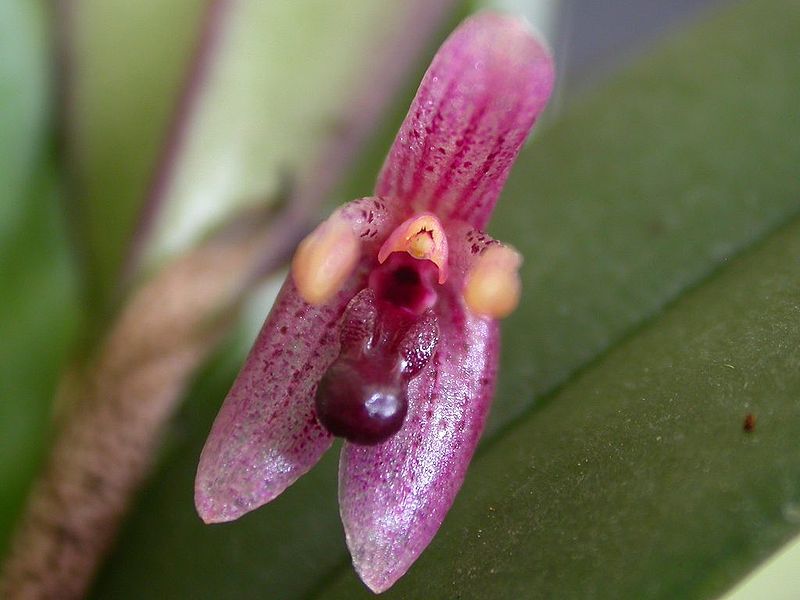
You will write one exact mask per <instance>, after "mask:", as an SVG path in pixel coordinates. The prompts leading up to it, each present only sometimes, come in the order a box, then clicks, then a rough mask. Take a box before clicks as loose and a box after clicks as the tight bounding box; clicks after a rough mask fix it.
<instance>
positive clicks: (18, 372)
mask: <svg viewBox="0 0 800 600" xmlns="http://www.w3.org/2000/svg"><path fill="white" fill-rule="evenodd" d="M54 180H55V178H54V176H53V173H52V169H51V168H49V167H47V166H44V167H42V169H41V173H40V174H39V175H38V178H37V179H36V180H34V181H33V182H28V186H29V187H30V190H29V191H28V192H27V193H26V194H20V195H19V196H18V197H17V199H16V201H18V202H20V203H21V204H23V206H24V208H23V214H22V215H21V218H20V222H19V223H18V224H17V228H16V229H15V230H14V232H13V233H12V234H9V235H6V236H3V238H2V240H0V241H1V242H2V245H1V246H0V281H2V285H3V293H2V295H0V331H2V332H3V335H2V336H0V397H2V398H3V401H2V402H0V480H2V482H3V485H2V486H0V556H2V555H3V553H4V550H5V547H6V544H7V542H8V538H9V534H10V532H11V529H12V527H13V522H14V519H15V518H16V516H17V513H18V511H19V510H20V508H21V506H22V502H23V500H24V498H25V495H26V493H27V490H28V487H29V485H30V482H31V481H32V479H33V477H34V475H35V473H36V470H37V468H38V467H39V463H40V460H41V458H42V453H43V451H44V449H45V447H46V441H47V439H48V436H49V433H50V431H51V417H52V414H51V412H52V403H53V395H54V391H55V387H56V382H57V377H58V375H59V372H60V370H61V367H62V364H63V361H64V358H65V356H66V353H67V351H68V349H70V346H71V345H72V344H73V343H74V338H75V333H76V329H77V325H78V318H79V307H78V303H77V297H76V295H77V294H76V292H77V289H76V288H77V286H76V278H75V275H76V274H75V271H74V265H73V263H72V260H71V258H72V257H71V254H70V248H69V244H68V240H67V238H66V235H65V232H64V229H65V228H64V222H63V214H62V212H63V211H62V210H61V201H62V200H63V199H62V198H61V197H60V196H59V194H58V192H57V188H56V186H55V183H54Z"/></svg>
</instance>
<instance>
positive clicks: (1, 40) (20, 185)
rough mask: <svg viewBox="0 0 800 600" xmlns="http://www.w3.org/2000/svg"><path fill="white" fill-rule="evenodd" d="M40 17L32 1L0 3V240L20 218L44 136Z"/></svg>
mask: <svg viewBox="0 0 800 600" xmlns="http://www.w3.org/2000/svg"><path fill="white" fill-rule="evenodd" d="M46 17H47V14H46V11H45V10H44V9H43V6H42V4H41V3H40V2H38V1H31V0H7V1H5V2H3V3H2V4H0V189H2V190H3V192H2V193H3V198H4V200H3V201H2V202H0V241H2V240H5V239H6V238H8V237H9V236H11V235H13V230H14V229H15V228H17V227H19V225H20V221H21V220H22V219H24V213H25V203H24V202H23V201H22V199H21V195H22V194H24V193H25V190H26V187H27V186H28V185H29V180H30V178H31V175H32V173H33V171H34V169H35V167H36V164H37V160H38V159H39V158H40V155H41V152H42V145H43V143H44V141H45V139H44V138H45V130H46V125H47V121H48V118H49V108H50V107H49V93H50V89H49V80H48V75H49V72H48V70H49V65H48V51H49V48H48V44H47V38H46V33H47V31H46V30H47V28H46V23H47V22H46Z"/></svg>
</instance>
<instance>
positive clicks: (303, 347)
mask: <svg viewBox="0 0 800 600" xmlns="http://www.w3.org/2000/svg"><path fill="white" fill-rule="evenodd" d="M340 211H341V214H342V215H343V216H344V217H345V218H346V219H347V220H348V221H349V222H350V223H351V224H352V225H353V229H354V231H355V232H356V235H357V237H358V238H359V239H360V240H361V243H362V247H363V248H364V258H363V259H362V261H361V264H360V265H359V266H358V267H357V269H356V272H355V273H354V274H353V275H352V276H351V277H350V278H349V279H348V280H347V283H346V284H345V286H344V287H343V288H342V289H341V290H340V291H339V292H338V293H337V295H336V296H335V297H334V298H333V299H331V300H330V301H329V302H327V303H326V304H325V305H323V306H321V307H319V308H315V307H312V306H310V305H309V304H307V303H306V302H305V301H304V300H303V299H302V298H301V297H300V296H299V295H298V293H297V290H296V288H295V286H294V283H293V282H292V279H291V277H289V278H288V279H287V281H286V283H285V284H284V286H283V289H282V290H281V292H280V294H279V295H278V298H277V300H276V301H275V305H274V306H273V308H272V311H271V312H270V314H269V316H268V317H267V321H266V322H265V323H264V327H263V328H262V329H261V332H260V333H259V335H258V338H257V339H256V342H255V344H254V345H253V349H252V350H251V351H250V354H249V356H248V357H247V360H246V361H245V364H244V366H243V367H242V370H241V372H240V373H239V376H238V377H237V378H236V381H235V382H234V384H233V387H232V388H231V390H230V392H229V393H228V396H227V398H226V399H225V403H224V404H223V406H222V409H221V410H220V412H219V414H218V415H217V418H216V420H215V421H214V425H213V427H212V429H211V433H210V434H209V437H208V440H207V441H206V445H205V448H203V453H202V456H201V457H200V465H199V466H198V470H197V478H196V481H195V504H196V506H197V511H198V513H199V514H200V517H201V518H202V519H203V520H204V521H206V522H207V523H216V522H221V521H231V520H233V519H236V518H238V517H240V516H242V515H243V514H245V513H247V512H249V511H251V510H253V509H255V508H258V507H259V506H261V505H263V504H265V503H267V502H269V501H270V500H272V499H274V498H275V497H276V496H278V495H279V494H280V493H281V492H283V490H285V489H286V488H287V487H288V486H289V485H291V484H292V483H294V481H295V480H296V479H297V478H298V477H300V476H301V475H303V474H304V473H306V472H307V471H308V470H309V469H310V468H311V467H312V466H314V464H316V462H317V461H318V460H319V458H320V457H321V456H322V454H323V453H324V452H325V450H327V449H328V448H329V447H330V445H331V443H332V436H331V435H330V434H329V433H328V432H327V431H326V430H325V429H323V428H322V426H320V425H319V423H318V422H317V419H316V415H315V412H314V394H315V392H316V388H317V384H318V382H319V380H320V379H321V377H322V375H323V373H324V372H325V371H326V369H327V368H328V367H329V366H330V365H331V363H332V362H333V361H334V359H335V358H336V356H337V355H338V353H339V334H338V324H339V318H340V317H341V315H342V313H343V312H344V309H345V307H346V306H347V303H348V302H349V301H350V299H351V298H352V297H353V296H354V295H355V294H356V293H357V292H358V291H360V290H361V289H363V288H364V287H365V286H366V279H367V274H368V272H369V270H370V269H371V268H373V267H374V265H375V264H377V262H376V258H375V255H376V254H377V246H378V244H379V243H380V242H381V241H382V239H383V237H385V235H386V232H385V229H386V228H391V227H393V226H394V224H395V222H397V221H398V220H399V219H400V218H401V217H400V216H397V215H395V214H394V212H393V211H392V210H390V209H387V207H386V206H385V204H384V202H383V201H382V200H381V199H379V198H363V199H361V200H356V201H354V202H350V203H349V204H346V205H344V206H343V207H342V208H341V209H340Z"/></svg>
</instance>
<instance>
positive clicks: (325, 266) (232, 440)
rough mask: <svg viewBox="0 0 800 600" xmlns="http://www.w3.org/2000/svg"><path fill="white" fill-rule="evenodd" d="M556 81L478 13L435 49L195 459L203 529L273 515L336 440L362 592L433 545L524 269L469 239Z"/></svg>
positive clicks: (509, 24)
mask: <svg viewBox="0 0 800 600" xmlns="http://www.w3.org/2000/svg"><path fill="white" fill-rule="evenodd" d="M553 77H554V71H553V64H552V60H551V57H550V53H549V51H548V50H547V49H546V48H545V47H544V45H543V44H542V43H541V42H540V41H539V40H538V39H537V38H536V37H534V36H533V35H532V34H531V33H530V32H529V31H528V29H527V28H526V26H525V25H524V24H523V23H522V22H520V21H519V20H517V19H515V18H513V17H509V16H504V15H498V14H493V13H481V14H478V15H476V16H473V17H471V18H470V19H468V20H467V21H465V22H464V23H463V24H462V25H461V26H460V27H459V28H458V29H457V30H456V31H455V32H454V33H453V34H452V35H451V36H450V37H449V38H448V40H447V41H445V43H444V45H443V46H442V47H441V49H440V50H439V52H438V53H437V54H436V56H435V57H434V60H433V63H432V64H431V66H430V68H429V69H428V71H427V73H426V74H425V77H424V79H423V81H422V83H421V85H420V88H419V90H418V92H417V95H416V98H415V99H414V101H413V103H412V105H411V108H410V110H409V112H408V115H407V116H406V119H405V121H404V122H403V124H402V126H401V128H400V132H399V133H398V135H397V138H396V139H395V142H394V145H393V146H392V148H391V150H390V152H389V155H388V158H387V159H386V162H385V164H384V166H383V169H382V171H381V173H380V176H379V177H378V182H377V185H376V188H375V194H374V196H372V197H367V198H363V199H360V200H355V201H353V202H350V203H348V204H345V205H344V206H342V207H340V208H339V209H338V210H336V211H335V212H334V213H333V214H332V215H331V216H330V217H329V218H328V219H327V220H326V221H324V222H323V223H322V224H321V225H320V226H319V227H317V229H316V230H314V231H313V232H312V233H311V234H310V235H309V236H308V237H307V238H306V239H305V240H304V241H303V242H302V243H301V245H300V246H299V248H298V250H297V253H296V255H295V257H294V260H293V262H292V269H291V274H290V276H289V277H288V278H287V280H286V282H285V284H284V285H283V288H282V290H281V292H280V294H279V296H278V298H277V300H276V302H275V305H274V306H273V308H272V311H271V312H270V314H269V316H268V317H267V320H266V322H265V324H264V326H263V328H262V330H261V332H260V333H259V335H258V338H257V340H256V342H255V344H254V346H253V349H252V350H251V352H250V354H249V356H248V357H247V360H246V362H245V364H244V367H243V368H242V370H241V372H240V373H239V376H238V377H237V379H236V381H235V383H234V384H233V387H232V389H231V390H230V392H229V394H228V396H227V398H226V399H225V403H224V405H223V407H222V409H221V411H220V413H219V415H218V416H217V418H216V421H215V422H214V425H213V428H212V430H211V433H210V435H209V438H208V440H207V442H206V445H205V448H204V449H203V453H202V456H201V458H200V465H199V468H198V473H197V481H196V488H195V501H196V505H197V510H198V512H199V514H200V516H201V518H202V519H203V520H204V521H205V522H207V523H215V522H223V521H230V520H233V519H236V518H238V517H240V516H242V515H243V514H245V513H247V512H249V511H251V510H253V509H255V508H258V507H259V506H261V505H263V504H265V503H267V502H269V501H271V500H272V499H274V498H275V497H277V496H278V495H279V494H281V493H282V492H283V491H284V490H285V489H286V488H287V487H288V486H289V485H291V484H292V483H293V482H294V481H296V480H297V478H298V477H300V476H301V475H303V474H304V473H305V472H307V471H308V470H309V469H310V468H311V467H312V466H313V465H314V464H315V463H316V462H317V461H318V460H319V459H320V457H321V456H322V454H323V453H324V452H325V451H326V450H328V448H329V447H330V446H331V444H332V442H333V439H334V437H335V436H339V437H342V438H344V439H345V442H344V444H343V447H342V453H341V462H340V467H339V505H340V512H341V517H342V521H343V524H344V529H345V534H346V538H347V544H348V547H349V549H350V552H351V554H352V558H353V564H354V566H355V568H356V570H357V572H358V574H359V575H360V577H361V579H362V580H363V581H364V582H365V583H366V584H367V586H369V587H370V588H371V589H372V590H373V591H375V592H381V591H383V590H386V589H387V588H389V587H390V586H391V585H392V584H393V583H394V582H395V581H396V580H397V579H398V578H399V577H401V576H402V575H403V574H404V573H405V572H406V571H407V570H408V569H409V567H410V566H411V564H412V563H413V562H414V561H415V560H416V559H417V557H418V556H419V555H420V553H421V552H422V551H423V550H424V548H425V547H426V546H427V545H428V544H429V542H430V541H431V539H432V538H433V536H434V534H435V533H436V531H437V530H438V529H439V526H440V525H441V523H442V521H443V519H444V517H445V515H446V513H447V511H448V510H449V508H450V506H451V505H452V503H453V501H454V499H455V496H456V494H457V492H458V490H459V488H460V487H461V484H462V482H463V480H464V476H465V474H466V469H467V466H468V464H469V461H470V459H471V458H472V455H473V452H474V450H475V447H476V444H477V442H478V439H479V437H480V434H481V432H482V430H483V426H484V423H485V420H486V416H487V413H488V410H489V405H490V403H491V399H492V394H493V389H494V382H495V376H496V373H497V363H498V351H499V327H498V319H500V318H502V317H504V316H506V315H508V314H509V313H510V312H511V311H512V310H513V309H514V308H515V307H516V305H517V302H518V300H519V294H520V281H519V276H518V273H517V271H518V268H519V266H520V263H521V257H520V256H519V254H518V253H517V252H516V251H515V250H514V249H512V248H511V247H510V246H506V245H503V244H501V243H499V242H497V241H495V240H493V239H492V238H490V237H489V236H488V235H487V234H485V233H483V232H482V229H483V228H484V227H485V226H486V224H487V222H488V220H489V216H490V214H491V212H492V210H493V208H494V205H495V202H496V200H497V197H498V195H499V194H500V191H501V189H502V187H503V184H504V182H505V180H506V178H507V176H508V174H509V170H510V169H511V166H512V164H513V162H514V160H515V158H516V156H517V154H518V153H519V150H520V148H521V146H522V144H523V143H524V141H525V139H526V137H527V135H528V133H529V132H530V130H531V127H532V126H533V124H534V122H535V120H536V118H537V117H538V115H539V114H540V113H541V111H542V110H543V108H544V106H545V104H546V102H547V100H548V98H549V96H550V92H551V90H552V86H553Z"/></svg>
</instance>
